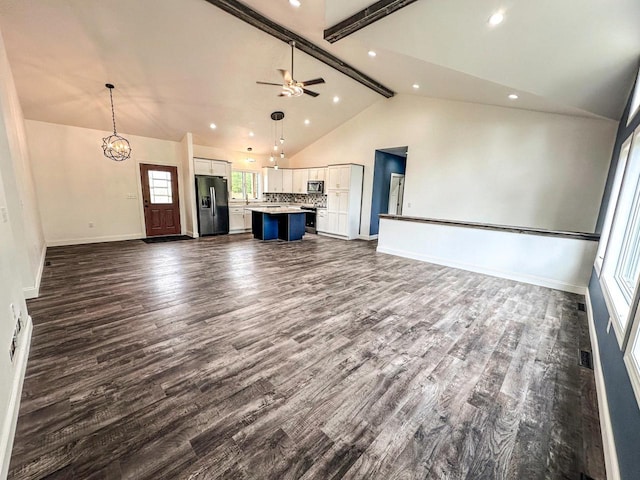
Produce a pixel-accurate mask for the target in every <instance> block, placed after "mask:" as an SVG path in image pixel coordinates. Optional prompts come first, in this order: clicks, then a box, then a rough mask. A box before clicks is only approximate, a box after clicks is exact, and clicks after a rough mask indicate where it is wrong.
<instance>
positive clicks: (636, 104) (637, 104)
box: [627, 69, 640, 125]
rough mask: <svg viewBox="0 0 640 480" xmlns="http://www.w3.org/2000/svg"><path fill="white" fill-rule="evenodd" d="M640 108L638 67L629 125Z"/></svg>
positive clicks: (628, 119)
mask: <svg viewBox="0 0 640 480" xmlns="http://www.w3.org/2000/svg"><path fill="white" fill-rule="evenodd" d="M638 110H640V69H638V75H637V76H636V84H635V87H634V88H633V97H632V99H631V108H630V109H629V117H628V118H627V125H629V123H631V120H633V118H634V117H635V116H636V114H637V113H638Z"/></svg>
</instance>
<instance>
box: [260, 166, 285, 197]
mask: <svg viewBox="0 0 640 480" xmlns="http://www.w3.org/2000/svg"><path fill="white" fill-rule="evenodd" d="M282 172H283V169H281V168H279V169H278V170H276V169H275V168H271V167H265V168H263V169H262V177H263V180H264V185H263V186H264V190H263V191H264V192H265V193H282V192H283V190H282Z"/></svg>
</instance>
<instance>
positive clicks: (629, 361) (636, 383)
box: [623, 309, 640, 406]
mask: <svg viewBox="0 0 640 480" xmlns="http://www.w3.org/2000/svg"><path fill="white" fill-rule="evenodd" d="M639 318H640V309H636V311H635V314H634V316H633V319H630V321H631V329H630V334H629V341H628V342H627V345H626V346H625V351H624V356H623V359H624V364H625V367H626V368H627V373H628V374H629V380H630V381H631V387H632V388H633V393H634V394H635V398H636V402H638V405H639V406H640V365H638V361H637V360H636V358H635V356H634V349H635V346H636V342H638V340H639V339H638V333H639V332H640V328H639V327H640V321H639Z"/></svg>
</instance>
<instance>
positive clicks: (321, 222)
mask: <svg viewBox="0 0 640 480" xmlns="http://www.w3.org/2000/svg"><path fill="white" fill-rule="evenodd" d="M328 230H329V217H328V216H327V209H326V208H319V209H318V210H317V212H316V231H318V232H327V231H328Z"/></svg>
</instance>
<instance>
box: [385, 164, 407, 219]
mask: <svg viewBox="0 0 640 480" xmlns="http://www.w3.org/2000/svg"><path fill="white" fill-rule="evenodd" d="M394 178H398V179H402V180H403V181H404V180H405V175H404V174H403V173H392V174H391V179H390V180H389V199H388V204H387V213H389V208H390V207H391V184H392V183H393V179H394ZM398 200H399V201H400V205H401V206H402V204H403V203H404V184H403V186H402V195H398ZM396 215H398V213H397V210H396ZM399 215H402V212H400V214H399Z"/></svg>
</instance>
